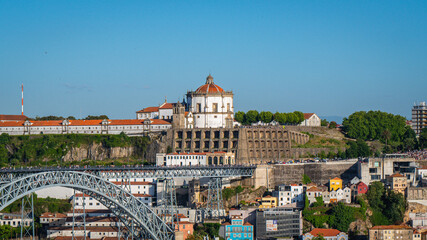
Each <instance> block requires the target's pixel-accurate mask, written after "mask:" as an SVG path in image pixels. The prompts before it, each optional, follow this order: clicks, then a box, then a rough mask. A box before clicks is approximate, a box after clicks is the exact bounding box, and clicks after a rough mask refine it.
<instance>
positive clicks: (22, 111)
mask: <svg viewBox="0 0 427 240" xmlns="http://www.w3.org/2000/svg"><path fill="white" fill-rule="evenodd" d="M21 92H22V99H21V114H22V115H24V84H22V85H21Z"/></svg>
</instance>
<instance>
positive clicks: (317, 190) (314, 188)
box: [306, 187, 322, 192]
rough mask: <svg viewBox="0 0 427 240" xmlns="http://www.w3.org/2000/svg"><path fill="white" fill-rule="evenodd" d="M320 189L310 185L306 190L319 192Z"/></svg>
mask: <svg viewBox="0 0 427 240" xmlns="http://www.w3.org/2000/svg"><path fill="white" fill-rule="evenodd" d="M321 191H322V190H320V189H319V188H318V187H311V188H309V189H307V191H306V192H321Z"/></svg>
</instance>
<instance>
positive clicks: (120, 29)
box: [0, 1, 427, 118]
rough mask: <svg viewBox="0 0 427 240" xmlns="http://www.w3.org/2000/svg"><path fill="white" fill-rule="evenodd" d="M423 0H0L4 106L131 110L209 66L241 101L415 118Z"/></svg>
mask: <svg viewBox="0 0 427 240" xmlns="http://www.w3.org/2000/svg"><path fill="white" fill-rule="evenodd" d="M426 12H427V1H0V83H1V85H0V102H1V105H0V106H1V107H0V112H1V113H2V114H19V113H20V94H21V93H20V84H21V83H24V87H25V114H26V115H27V116H31V117H34V116H37V115H38V116H45V115H62V116H69V115H72V116H75V117H85V116H87V115H89V114H91V115H98V114H107V115H108V116H110V117H111V118H134V117H135V111H137V110H139V109H141V108H143V107H147V106H152V105H154V106H155V105H158V104H160V103H161V102H163V101H164V98H165V96H167V98H168V100H169V101H171V102H175V101H177V100H178V99H181V98H182V97H183V95H184V94H185V93H186V91H187V90H195V89H196V88H197V87H198V86H200V85H202V84H203V83H204V82H205V78H206V76H207V75H208V74H209V73H211V74H212V75H213V76H214V81H215V83H216V84H218V85H219V86H221V87H223V88H224V89H226V90H232V91H234V93H235V98H234V105H235V110H236V111H238V110H242V111H247V110H251V109H256V110H269V111H273V112H275V111H281V112H289V111H295V110H299V111H303V112H316V113H317V114H318V115H321V116H348V115H349V114H351V113H353V112H355V111H360V110H381V111H386V112H391V113H394V114H400V115H403V116H405V117H408V118H409V117H410V110H411V107H412V105H413V104H414V102H415V101H427V91H426V90H427V65H426V64H427V14H425V13H426Z"/></svg>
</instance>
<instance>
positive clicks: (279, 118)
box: [274, 112, 287, 124]
mask: <svg viewBox="0 0 427 240" xmlns="http://www.w3.org/2000/svg"><path fill="white" fill-rule="evenodd" d="M274 120H275V121H276V122H278V123H280V124H285V123H286V121H287V119H286V114H285V113H279V112H276V113H275V114H274Z"/></svg>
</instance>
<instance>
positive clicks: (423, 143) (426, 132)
mask: <svg viewBox="0 0 427 240" xmlns="http://www.w3.org/2000/svg"><path fill="white" fill-rule="evenodd" d="M419 141H420V148H421V149H424V148H427V128H423V129H422V130H421V132H420V137H419Z"/></svg>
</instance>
